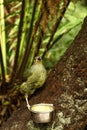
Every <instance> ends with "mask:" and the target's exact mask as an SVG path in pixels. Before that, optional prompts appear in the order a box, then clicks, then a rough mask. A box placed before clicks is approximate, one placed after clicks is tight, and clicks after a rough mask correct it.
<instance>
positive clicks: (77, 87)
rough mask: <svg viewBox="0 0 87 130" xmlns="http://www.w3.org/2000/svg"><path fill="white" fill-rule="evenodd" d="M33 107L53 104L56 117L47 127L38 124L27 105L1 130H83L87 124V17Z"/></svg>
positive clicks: (32, 99) (31, 102) (37, 95)
mask: <svg viewBox="0 0 87 130" xmlns="http://www.w3.org/2000/svg"><path fill="white" fill-rule="evenodd" d="M29 102H30V104H31V105H32V104H35V103H53V104H54V106H55V109H56V116H55V119H54V120H53V122H51V123H50V124H46V125H39V124H35V123H33V122H32V120H31V115H30V112H29V111H28V110H27V108H26V104H25V103H24V104H23V105H22V106H21V108H20V109H19V110H17V111H16V112H14V114H13V115H12V117H11V118H9V119H8V121H7V122H6V123H4V124H3V126H2V127H1V128H0V130H21V129H23V130H65V129H66V130H84V129H85V126H86V124H87V17H86V18H85V20H84V23H83V25H82V29H81V30H80V32H79V34H78V35H77V36H76V38H75V40H74V41H73V43H72V44H71V46H70V47H69V48H68V50H67V51H66V53H65V54H64V55H63V56H62V58H61V59H60V61H59V62H58V64H57V65H56V66H55V67H54V69H53V70H52V71H51V73H50V74H49V77H48V78H47V81H46V83H45V85H44V87H43V88H41V89H40V90H38V91H37V92H36V93H35V94H34V95H33V96H32V97H31V98H30V100H29Z"/></svg>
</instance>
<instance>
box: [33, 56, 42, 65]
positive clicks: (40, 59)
mask: <svg viewBox="0 0 87 130" xmlns="http://www.w3.org/2000/svg"><path fill="white" fill-rule="evenodd" d="M41 62H42V58H41V57H40V56H37V57H35V60H34V63H35V64H37V63H41Z"/></svg>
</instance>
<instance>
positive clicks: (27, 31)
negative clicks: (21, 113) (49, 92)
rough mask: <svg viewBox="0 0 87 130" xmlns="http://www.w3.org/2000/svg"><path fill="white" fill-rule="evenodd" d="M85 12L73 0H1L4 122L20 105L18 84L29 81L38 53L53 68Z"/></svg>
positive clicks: (0, 76) (0, 84) (0, 72)
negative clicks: (31, 67)
mask: <svg viewBox="0 0 87 130" xmlns="http://www.w3.org/2000/svg"><path fill="white" fill-rule="evenodd" d="M80 10H81V11H80ZM82 10H83V11H82ZM65 12H66V13H65ZM85 12H86V8H85V7H84V6H81V4H80V3H77V4H75V3H72V2H71V1H70V0H67V1H63V0H62V1H61V0H58V1H57V0H55V2H54V1H53V2H52V1H51V0H44V1H43V0H40V1H39V0H26V1H25V0H22V1H21V0H14V1H11V0H1V1H0V21H1V22H0V63H1V64H0V94H1V96H0V105H1V108H0V110H1V112H0V115H1V122H2V121H3V120H5V119H6V118H7V117H6V115H10V114H11V112H12V111H13V110H15V109H16V107H19V106H20V103H19V102H20V100H22V99H21V96H19V99H17V98H16V97H17V94H18V95H20V94H19V93H18V92H15V91H14V87H15V86H16V85H18V84H21V83H22V82H23V81H24V80H26V79H25V76H26V75H28V74H27V73H26V72H27V70H28V69H29V68H30V66H31V65H32V64H33V61H34V58H35V56H40V57H42V59H43V61H44V64H45V66H46V68H47V69H50V68H51V67H53V66H54V65H55V64H56V63H57V62H58V60H59V59H60V57H61V55H63V54H64V52H65V50H66V49H67V47H69V45H70V43H71V42H72V41H73V39H74V37H75V36H76V34H77V33H78V31H79V29H80V27H81V24H82V22H83V19H84V17H85V16H86V13H85ZM14 101H15V103H13V102H14ZM4 118H5V119H4Z"/></svg>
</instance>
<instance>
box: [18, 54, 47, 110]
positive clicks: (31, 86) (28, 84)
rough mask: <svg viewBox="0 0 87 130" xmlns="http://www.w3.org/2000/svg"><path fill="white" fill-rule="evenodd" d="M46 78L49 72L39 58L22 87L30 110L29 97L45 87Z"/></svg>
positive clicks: (36, 59) (36, 58)
mask: <svg viewBox="0 0 87 130" xmlns="http://www.w3.org/2000/svg"><path fill="white" fill-rule="evenodd" d="M46 78H47V70H46V68H45V66H44V64H43V61H42V59H41V57H39V56H37V57H35V60H34V63H33V65H31V67H30V69H29V72H28V78H27V80H26V81H25V82H23V83H22V84H21V85H20V92H21V93H22V94H24V96H25V100H26V103H27V107H28V109H30V105H29V102H28V97H29V96H30V95H32V94H33V93H34V92H35V90H36V89H38V88H40V87H42V86H43V84H44V83H45V81H46Z"/></svg>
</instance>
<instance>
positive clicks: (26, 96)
mask: <svg viewBox="0 0 87 130" xmlns="http://www.w3.org/2000/svg"><path fill="white" fill-rule="evenodd" d="M25 99H26V103H27V108H28V109H29V110H30V105H29V102H28V94H25Z"/></svg>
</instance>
